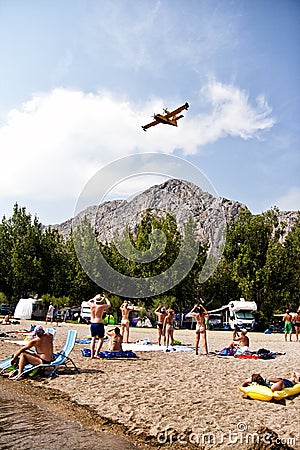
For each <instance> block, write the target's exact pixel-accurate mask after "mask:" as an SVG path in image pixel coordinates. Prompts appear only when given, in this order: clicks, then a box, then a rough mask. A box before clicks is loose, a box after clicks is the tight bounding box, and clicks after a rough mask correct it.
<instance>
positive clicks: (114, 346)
mask: <svg viewBox="0 0 300 450" xmlns="http://www.w3.org/2000/svg"><path fill="white" fill-rule="evenodd" d="M106 334H107V335H108V336H109V337H110V338H111V341H110V347H109V350H110V351H111V352H122V351H123V349H122V342H123V336H122V335H121V332H120V328H119V327H116V328H113V329H112V330H108V331H107V332H106Z"/></svg>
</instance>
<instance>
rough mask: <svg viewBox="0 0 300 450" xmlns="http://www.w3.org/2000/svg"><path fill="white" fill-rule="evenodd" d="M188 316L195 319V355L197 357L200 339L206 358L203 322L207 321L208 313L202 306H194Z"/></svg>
mask: <svg viewBox="0 0 300 450" xmlns="http://www.w3.org/2000/svg"><path fill="white" fill-rule="evenodd" d="M189 316H191V317H195V319H196V322H197V323H196V344H195V347H196V355H198V353H199V351H198V348H199V343H200V338H201V339H202V340H203V344H204V349H205V353H206V355H207V356H208V346H207V337H206V324H205V320H208V319H209V315H208V312H207V311H206V309H205V308H204V306H203V305H202V304H201V305H198V304H197V305H195V306H194V308H193V309H192V310H191V312H190V313H189Z"/></svg>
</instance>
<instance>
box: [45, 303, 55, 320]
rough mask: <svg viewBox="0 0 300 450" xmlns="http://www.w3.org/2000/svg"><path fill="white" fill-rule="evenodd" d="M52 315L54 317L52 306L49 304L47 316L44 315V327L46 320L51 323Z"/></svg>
mask: <svg viewBox="0 0 300 450" xmlns="http://www.w3.org/2000/svg"><path fill="white" fill-rule="evenodd" d="M53 315H54V306H53V305H52V303H51V302H50V305H49V308H48V311H47V315H46V325H47V323H48V320H49V321H50V322H51V323H53Z"/></svg>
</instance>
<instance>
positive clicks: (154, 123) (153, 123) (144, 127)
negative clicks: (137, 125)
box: [142, 120, 159, 131]
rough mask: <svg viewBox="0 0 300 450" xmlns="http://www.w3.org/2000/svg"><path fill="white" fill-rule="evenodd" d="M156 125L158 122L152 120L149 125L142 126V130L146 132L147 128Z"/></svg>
mask: <svg viewBox="0 0 300 450" xmlns="http://www.w3.org/2000/svg"><path fill="white" fill-rule="evenodd" d="M158 124H159V122H158V120H154V121H153V122H151V123H147V125H143V126H142V128H143V130H144V131H147V128H150V127H154V125H158Z"/></svg>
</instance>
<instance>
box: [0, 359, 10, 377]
mask: <svg viewBox="0 0 300 450" xmlns="http://www.w3.org/2000/svg"><path fill="white" fill-rule="evenodd" d="M11 360H12V356H9V357H8V358H5V359H3V361H0V375H1V374H2V373H3V372H4V371H5V370H6V369H8V368H9V367H10V366H11Z"/></svg>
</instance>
